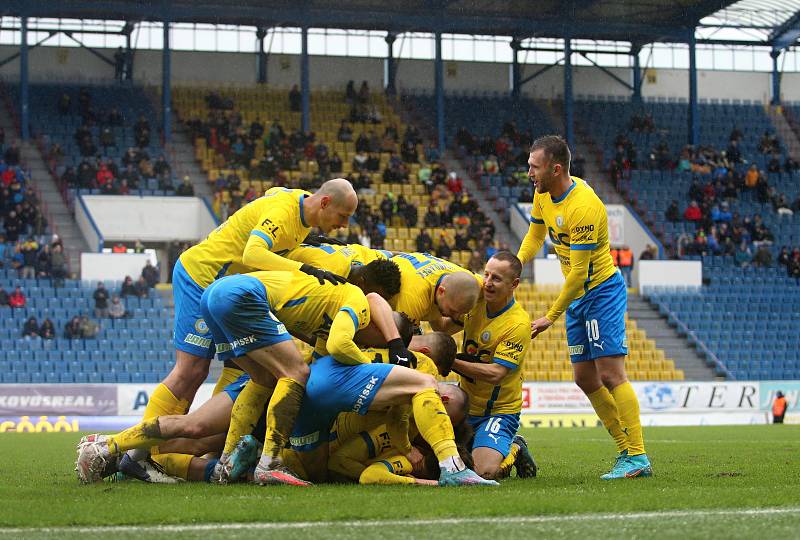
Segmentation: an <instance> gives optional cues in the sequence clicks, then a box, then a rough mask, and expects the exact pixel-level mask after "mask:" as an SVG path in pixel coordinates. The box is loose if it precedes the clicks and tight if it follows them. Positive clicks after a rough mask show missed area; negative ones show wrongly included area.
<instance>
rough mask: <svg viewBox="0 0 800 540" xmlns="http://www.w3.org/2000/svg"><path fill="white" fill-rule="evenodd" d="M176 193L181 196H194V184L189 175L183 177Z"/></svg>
mask: <svg viewBox="0 0 800 540" xmlns="http://www.w3.org/2000/svg"><path fill="white" fill-rule="evenodd" d="M175 194H176V195H177V196H179V197H194V186H193V185H192V182H191V181H190V180H189V177H188V176H184V177H183V182H181V184H180V185H179V186H178V189H177V190H176V191H175Z"/></svg>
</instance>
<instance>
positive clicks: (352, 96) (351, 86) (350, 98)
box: [344, 81, 358, 105]
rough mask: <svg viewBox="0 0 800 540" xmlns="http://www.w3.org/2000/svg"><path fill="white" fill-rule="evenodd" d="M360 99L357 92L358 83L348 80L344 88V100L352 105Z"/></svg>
mask: <svg viewBox="0 0 800 540" xmlns="http://www.w3.org/2000/svg"><path fill="white" fill-rule="evenodd" d="M356 99H358V94H357V93H356V83H355V82H354V81H347V87H346V88H345V90H344V101H345V103H347V104H348V105H352V104H353V103H355V102H356Z"/></svg>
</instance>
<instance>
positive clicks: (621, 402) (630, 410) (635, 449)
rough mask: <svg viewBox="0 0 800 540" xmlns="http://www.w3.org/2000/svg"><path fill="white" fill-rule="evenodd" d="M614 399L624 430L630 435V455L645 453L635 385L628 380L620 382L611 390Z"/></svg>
mask: <svg viewBox="0 0 800 540" xmlns="http://www.w3.org/2000/svg"><path fill="white" fill-rule="evenodd" d="M611 395H612V396H614V401H616V402H617V409H618V410H619V418H620V420H621V422H622V425H623V430H624V431H625V432H626V433H627V436H628V455H629V456H638V455H639V454H644V453H645V452H644V437H643V436H642V423H641V419H640V418H639V398H637V397H636V392H635V391H634V390H633V385H632V384H631V383H629V382H628V381H625V382H624V383H622V384H620V385H619V386H617V387H616V388H614V389H613V390H612V391H611Z"/></svg>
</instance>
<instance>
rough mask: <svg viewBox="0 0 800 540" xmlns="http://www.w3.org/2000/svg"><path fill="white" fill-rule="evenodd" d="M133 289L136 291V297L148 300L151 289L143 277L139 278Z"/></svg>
mask: <svg viewBox="0 0 800 540" xmlns="http://www.w3.org/2000/svg"><path fill="white" fill-rule="evenodd" d="M133 288H134V290H135V291H136V296H138V297H139V298H147V296H148V295H149V294H150V287H148V285H147V281H146V280H145V279H144V277H143V276H139V279H137V280H136V283H134V284H133Z"/></svg>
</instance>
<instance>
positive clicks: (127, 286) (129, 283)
mask: <svg viewBox="0 0 800 540" xmlns="http://www.w3.org/2000/svg"><path fill="white" fill-rule="evenodd" d="M174 243H177V242H174ZM179 255H180V254H179ZM175 260H177V256H176V257H175ZM119 295H120V296H121V297H122V298H125V297H126V296H138V294H137V292H136V287H135V286H134V284H133V278H132V277H131V276H125V279H124V280H123V282H122V288H121V289H120V292H119Z"/></svg>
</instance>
